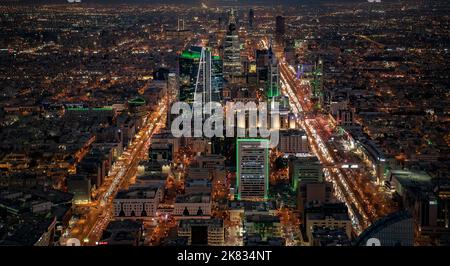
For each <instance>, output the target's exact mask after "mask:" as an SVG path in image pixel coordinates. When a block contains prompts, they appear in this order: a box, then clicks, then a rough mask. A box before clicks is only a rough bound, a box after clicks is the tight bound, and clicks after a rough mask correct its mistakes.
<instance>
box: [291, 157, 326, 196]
mask: <svg viewBox="0 0 450 266" xmlns="http://www.w3.org/2000/svg"><path fill="white" fill-rule="evenodd" d="M289 179H290V180H291V184H292V188H293V189H294V190H297V186H298V183H299V182H322V181H323V170H322V165H321V164H320V161H319V159H318V158H317V157H315V156H308V157H294V158H293V159H292V160H290V162H289Z"/></svg>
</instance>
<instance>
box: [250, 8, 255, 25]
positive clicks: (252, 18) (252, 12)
mask: <svg viewBox="0 0 450 266" xmlns="http://www.w3.org/2000/svg"><path fill="white" fill-rule="evenodd" d="M254 19H255V12H254V11H253V9H250V11H248V27H249V29H253V26H254V25H253V23H254V22H253V20H254Z"/></svg>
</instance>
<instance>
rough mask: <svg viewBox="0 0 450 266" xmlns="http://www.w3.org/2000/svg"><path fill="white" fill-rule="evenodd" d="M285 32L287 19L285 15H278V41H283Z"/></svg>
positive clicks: (276, 34) (276, 28)
mask: <svg viewBox="0 0 450 266" xmlns="http://www.w3.org/2000/svg"><path fill="white" fill-rule="evenodd" d="M285 32H286V29H285V19H284V17H283V16H277V17H276V20H275V39H276V41H277V42H278V43H282V42H283V40H284V34H285Z"/></svg>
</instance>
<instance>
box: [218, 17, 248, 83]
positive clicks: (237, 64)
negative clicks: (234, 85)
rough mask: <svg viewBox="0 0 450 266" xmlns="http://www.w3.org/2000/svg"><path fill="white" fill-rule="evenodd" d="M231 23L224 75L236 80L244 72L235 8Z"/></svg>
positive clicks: (226, 43)
mask: <svg viewBox="0 0 450 266" xmlns="http://www.w3.org/2000/svg"><path fill="white" fill-rule="evenodd" d="M229 16H230V17H229V25H228V30H227V34H226V36H225V41H224V49H223V76H224V78H225V79H227V80H228V81H230V82H234V81H236V80H237V79H238V78H239V77H241V76H242V74H243V71H242V70H243V68H242V64H241V51H240V43H239V36H238V32H237V26H236V18H235V15H234V10H233V9H231V11H230V15H229Z"/></svg>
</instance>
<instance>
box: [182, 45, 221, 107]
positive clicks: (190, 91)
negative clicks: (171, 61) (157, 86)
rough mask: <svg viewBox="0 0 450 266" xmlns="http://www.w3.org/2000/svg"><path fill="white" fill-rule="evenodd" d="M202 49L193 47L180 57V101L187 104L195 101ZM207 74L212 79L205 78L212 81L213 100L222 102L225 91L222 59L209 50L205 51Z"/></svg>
mask: <svg viewBox="0 0 450 266" xmlns="http://www.w3.org/2000/svg"><path fill="white" fill-rule="evenodd" d="M201 53H202V47H198V46H192V47H191V48H190V49H189V50H185V51H183V52H182V53H181V55H180V57H179V73H180V83H181V84H180V94H179V95H180V100H181V101H185V102H189V103H191V102H193V101H194V93H195V83H196V82H197V75H198V72H199V64H200V60H201ZM205 56H206V67H207V71H206V72H207V73H210V75H211V77H205V78H207V79H208V80H209V78H210V80H211V93H212V95H211V99H212V101H220V98H221V94H222V89H223V71H222V68H223V63H222V58H221V57H220V56H217V55H212V54H211V50H210V49H209V48H207V49H205Z"/></svg>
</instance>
